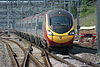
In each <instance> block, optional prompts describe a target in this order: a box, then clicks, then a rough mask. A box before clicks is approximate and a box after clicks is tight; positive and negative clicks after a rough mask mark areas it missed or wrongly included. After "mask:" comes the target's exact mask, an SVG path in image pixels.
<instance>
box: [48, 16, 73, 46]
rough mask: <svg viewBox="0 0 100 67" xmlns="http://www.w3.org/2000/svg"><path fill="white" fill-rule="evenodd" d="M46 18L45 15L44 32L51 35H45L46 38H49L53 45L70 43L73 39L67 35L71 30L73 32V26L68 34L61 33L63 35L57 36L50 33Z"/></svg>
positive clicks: (54, 33)
mask: <svg viewBox="0 0 100 67" xmlns="http://www.w3.org/2000/svg"><path fill="white" fill-rule="evenodd" d="M47 18H48V16H47V15H46V30H47V31H50V32H51V33H52V35H48V34H47V37H48V38H49V40H50V41H52V42H54V43H57V44H65V43H68V42H70V41H71V40H73V39H74V35H69V33H70V32H71V31H72V30H74V25H73V26H72V28H71V29H70V30H69V31H68V32H66V33H63V34H58V33H56V32H54V31H52V30H51V29H50V28H49V26H48V19H47ZM59 31H60V30H59ZM47 33H48V32H47ZM49 45H53V44H49Z"/></svg>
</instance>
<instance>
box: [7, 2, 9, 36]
mask: <svg viewBox="0 0 100 67" xmlns="http://www.w3.org/2000/svg"><path fill="white" fill-rule="evenodd" d="M7 3H8V5H7V20H8V22H7V26H8V35H9V1H7Z"/></svg>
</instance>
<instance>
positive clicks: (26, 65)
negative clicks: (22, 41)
mask: <svg viewBox="0 0 100 67" xmlns="http://www.w3.org/2000/svg"><path fill="white" fill-rule="evenodd" d="M29 60H30V59H29V52H28V51H27V53H26V54H25V57H24V60H23V62H22V65H21V67H29Z"/></svg>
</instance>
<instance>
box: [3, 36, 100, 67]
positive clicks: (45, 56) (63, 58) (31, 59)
mask: <svg viewBox="0 0 100 67" xmlns="http://www.w3.org/2000/svg"><path fill="white" fill-rule="evenodd" d="M3 39H5V40H7V41H9V42H12V43H15V44H16V45H17V46H19V47H20V48H21V49H22V50H23V52H24V59H23V62H22V63H21V65H20V66H21V67H28V66H31V65H30V63H32V64H33V65H34V64H35V66H36V67H57V66H56V64H58V65H59V63H60V64H61V66H66V67H77V64H75V63H72V62H73V61H76V62H78V63H80V65H81V66H88V67H100V66H99V65H98V64H94V63H91V62H88V61H86V60H84V59H82V58H79V57H77V56H74V55H73V54H69V55H60V56H59V54H53V53H50V52H48V51H47V50H46V49H44V48H41V47H39V46H37V45H35V44H34V43H31V42H29V41H27V40H25V39H21V38H19V37H18V38H17V39H21V41H15V40H13V39H11V38H10V39H8V38H7V39H6V38H3ZM19 42H23V44H24V45H25V44H27V48H26V47H25V46H22V45H21V44H22V43H19ZM32 50H33V51H32ZM37 51H38V53H36V52H37ZM40 57H41V58H40Z"/></svg>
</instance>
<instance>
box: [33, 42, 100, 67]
mask: <svg viewBox="0 0 100 67" xmlns="http://www.w3.org/2000/svg"><path fill="white" fill-rule="evenodd" d="M32 45H33V46H35V47H37V48H39V49H41V50H45V49H43V48H41V47H38V46H36V45H35V44H33V43H32ZM93 50H94V49H93ZM45 52H46V53H47V54H48V56H51V57H53V58H54V59H56V60H58V61H60V62H62V63H64V64H67V65H69V66H70V67H77V66H76V65H74V64H72V63H70V62H67V61H65V60H64V59H63V58H64V57H63V58H61V57H59V56H56V54H52V53H50V52H48V51H47V50H45ZM66 56H69V57H71V58H73V60H77V61H78V62H81V64H83V65H82V66H91V67H99V66H100V65H98V64H94V63H92V62H89V61H86V60H84V59H82V58H80V57H77V56H75V55H73V54H71V53H70V54H69V55H66ZM49 58H50V57H49ZM49 61H50V60H49ZM51 64H52V63H51Z"/></svg>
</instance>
